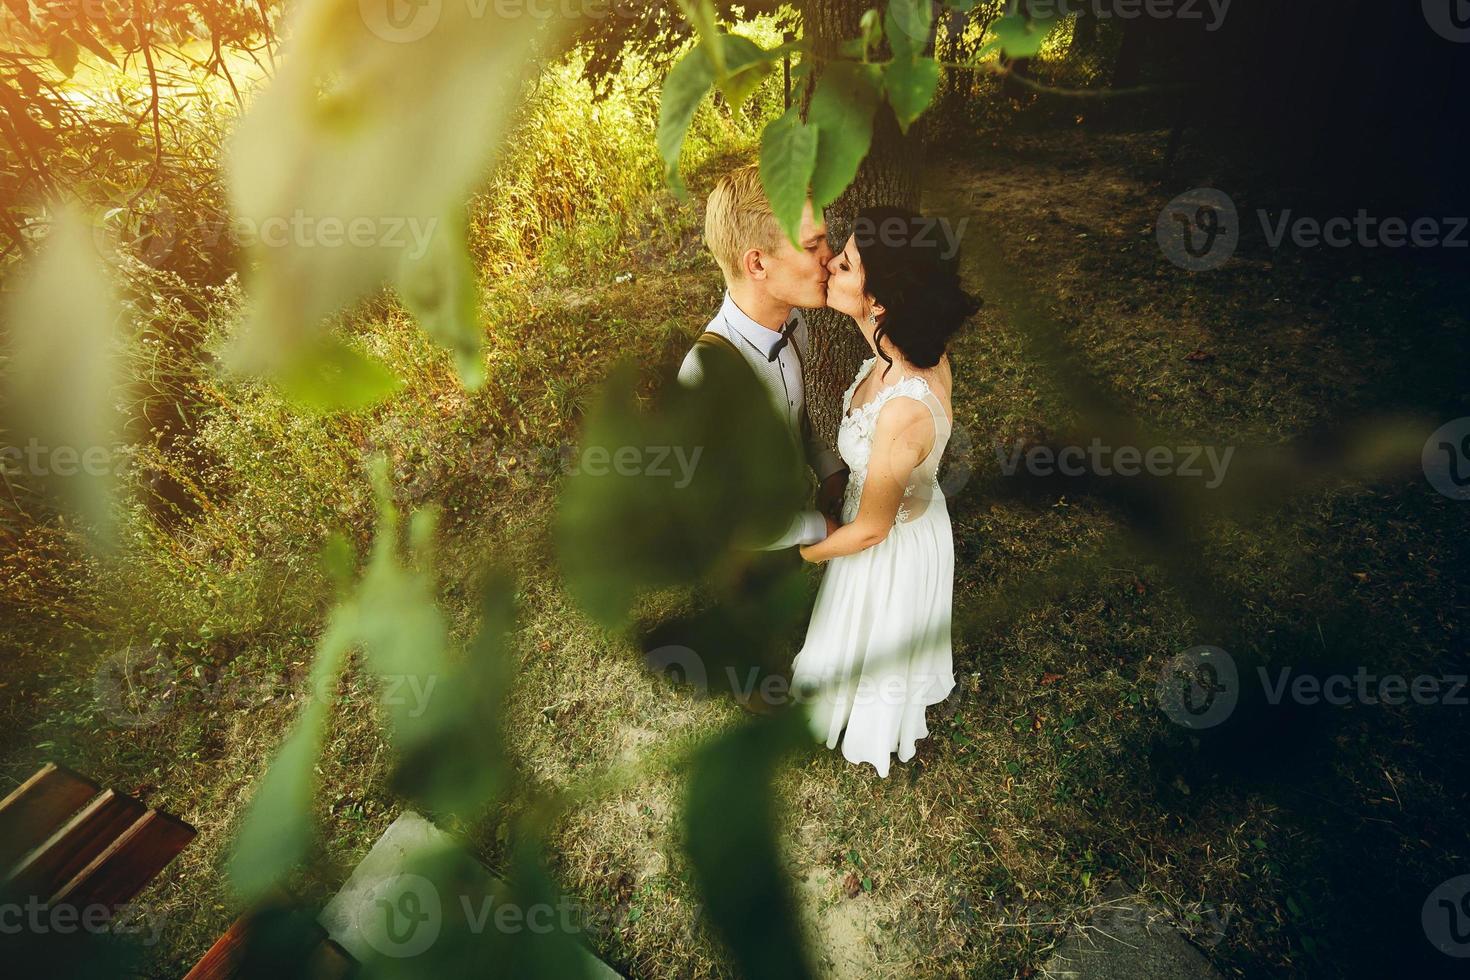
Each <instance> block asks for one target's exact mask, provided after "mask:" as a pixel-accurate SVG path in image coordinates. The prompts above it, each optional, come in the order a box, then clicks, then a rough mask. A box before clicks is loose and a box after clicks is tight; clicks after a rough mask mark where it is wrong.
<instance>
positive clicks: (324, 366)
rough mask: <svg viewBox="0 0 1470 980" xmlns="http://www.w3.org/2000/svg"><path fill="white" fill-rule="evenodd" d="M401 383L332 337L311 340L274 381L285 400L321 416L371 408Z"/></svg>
mask: <svg viewBox="0 0 1470 980" xmlns="http://www.w3.org/2000/svg"><path fill="white" fill-rule="evenodd" d="M402 384H403V382H402V381H401V380H400V379H399V377H398V375H396V374H394V373H393V371H392V370H390V369H389V368H388V367H387V366H386V365H384V364H383V363H381V362H379V361H375V360H373V359H372V358H370V357H368V356H367V355H365V354H362V353H360V352H359V351H358V350H357V349H356V348H354V347H352V346H350V345H348V344H346V343H344V342H343V341H341V340H338V339H337V338H335V337H332V336H322V337H319V338H317V339H316V340H314V341H312V342H311V343H310V344H309V345H308V346H307V347H306V348H304V349H303V350H302V351H301V352H300V353H299V354H298V355H297V356H296V358H295V359H294V360H292V362H291V363H290V365H289V366H288V367H287V368H286V369H285V370H284V371H282V372H281V373H280V374H279V375H278V376H277V378H276V385H277V387H279V388H280V389H281V392H282V393H283V394H284V395H285V396H286V397H287V398H289V399H291V400H292V401H293V402H295V403H296V404H298V405H300V406H301V407H302V408H305V409H307V410H308V411H312V412H319V413H323V414H325V413H329V412H357V411H361V410H363V409H365V408H371V407H372V406H374V405H377V404H379V403H380V402H383V401H386V400H387V399H389V398H391V397H392V396H393V393H394V392H396V391H397V390H398V389H399V388H400V387H401V386H402Z"/></svg>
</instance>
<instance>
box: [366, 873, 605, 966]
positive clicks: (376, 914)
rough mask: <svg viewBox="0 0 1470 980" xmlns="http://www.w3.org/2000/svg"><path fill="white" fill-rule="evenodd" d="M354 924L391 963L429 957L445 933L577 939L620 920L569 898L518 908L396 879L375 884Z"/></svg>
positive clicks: (420, 880) (424, 881)
mask: <svg viewBox="0 0 1470 980" xmlns="http://www.w3.org/2000/svg"><path fill="white" fill-rule="evenodd" d="M356 908H357V915H356V919H355V920H354V924H355V925H356V927H357V930H358V933H359V935H361V936H362V938H363V940H364V941H366V942H367V944H368V945H369V946H371V947H372V948H373V949H375V950H376V951H378V952H379V953H381V954H383V955H384V956H387V957H391V958H393V959H408V958H410V957H414V956H421V955H423V954H424V953H426V952H428V950H429V949H430V947H432V946H433V945H434V943H436V942H437V941H438V940H439V938H440V937H441V936H442V935H444V934H445V933H446V932H451V933H452V932H455V931H460V932H467V933H469V934H471V935H476V936H478V935H482V934H484V933H485V932H487V931H492V930H493V931H494V932H498V933H503V934H517V933H531V934H533V935H541V936H545V935H550V934H552V933H561V934H564V935H576V934H578V933H581V932H600V931H601V930H602V929H603V928H604V927H605V926H606V925H607V924H608V923H610V922H614V921H616V920H617V919H618V918H619V915H618V914H617V913H614V912H611V911H599V910H598V909H596V908H593V907H591V906H588V905H584V904H583V903H582V902H579V901H577V900H575V899H573V898H570V897H568V896H565V895H563V896H560V897H558V898H557V900H556V901H555V902H535V903H529V904H527V903H520V902H514V901H509V900H506V899H504V898H501V897H498V896H497V895H495V894H493V893H492V894H484V893H481V892H477V893H474V894H469V893H465V892H460V893H459V894H456V895H449V896H446V895H445V894H444V893H443V892H442V891H441V889H440V888H439V886H437V885H436V884H435V883H434V882H433V881H430V880H429V879H428V878H425V877H423V876H422V875H416V874H394V875H388V876H385V877H383V878H382V879H380V880H379V881H377V882H375V883H373V885H372V886H371V887H370V888H369V890H368V900H367V901H364V902H361V903H359V904H358V905H357V906H356Z"/></svg>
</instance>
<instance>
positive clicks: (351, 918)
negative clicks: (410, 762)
mask: <svg viewBox="0 0 1470 980" xmlns="http://www.w3.org/2000/svg"><path fill="white" fill-rule="evenodd" d="M426 851H434V852H438V853H441V854H444V855H446V861H447V862H448V866H449V868H450V869H452V872H451V875H450V877H451V879H452V880H454V881H455V882H456V886H455V891H456V893H457V894H456V895H455V896H453V900H452V902H451V899H450V897H449V896H445V895H442V894H440V890H439V889H438V888H436V887H435V886H434V884H433V883H432V882H430V881H429V880H428V879H426V878H424V877H421V876H419V875H416V874H413V873H412V872H411V871H410V869H409V865H410V862H411V860H412V859H413V858H414V857H415V856H421V855H422V854H424V853H425V852H426ZM436 880H441V881H442V880H444V879H442V878H439V877H437V876H436ZM504 890H505V886H504V884H503V883H502V882H501V881H500V880H499V879H497V878H496V877H495V876H494V875H492V874H490V872H489V871H487V870H486V869H485V867H484V866H483V865H481V864H480V863H479V862H478V861H477V860H475V859H474V857H473V856H472V855H471V854H469V852H468V851H465V850H464V848H463V847H462V846H461V845H460V844H459V843H458V842H457V841H456V840H455V839H454V838H453V837H452V836H450V835H449V834H447V833H445V832H444V831H442V830H440V829H439V828H438V827H436V826H434V824H433V823H431V822H430V821H428V820H426V819H425V818H424V817H422V816H420V815H419V814H417V813H414V812H413V811H411V810H409V811H405V812H404V813H403V814H402V815H401V816H400V817H399V818H398V819H397V820H395V821H393V824H392V826H390V827H389V828H388V829H387V830H386V831H385V832H384V833H383V836H382V837H380V838H379V839H378V842H377V843H376V844H374V845H373V847H372V850H370V851H368V853H367V856H366V857H364V858H363V859H362V861H361V863H359V864H358V866H357V868H356V869H355V870H354V871H353V872H352V875H351V876H350V877H349V878H348V879H347V882H346V883H345V884H344V885H343V886H342V888H341V890H340V891H338V892H337V894H336V895H335V896H333V898H332V900H331V901H330V902H328V903H327V906H326V908H324V909H322V912H321V915H320V916H319V917H318V921H319V922H321V924H322V927H323V928H325V929H326V930H327V934H328V935H329V936H331V937H332V938H333V939H335V940H336V941H337V942H339V943H341V944H342V948H343V949H345V950H347V952H348V953H350V954H351V955H352V957H353V959H355V960H358V961H359V962H366V961H368V960H371V959H374V958H377V957H380V956H391V957H394V958H396V959H402V958H406V957H411V956H415V955H418V954H420V953H422V952H424V951H425V950H427V949H428V948H429V947H430V946H431V945H433V943H434V941H435V939H437V938H438V935H439V933H440V931H441V929H442V927H443V923H444V921H445V919H446V917H451V916H456V915H460V914H462V913H461V912H460V910H459V908H458V907H457V906H460V905H461V904H463V905H464V907H465V908H482V907H486V908H488V907H489V906H481V905H480V902H481V901H482V900H483V899H485V898H486V897H492V898H491V902H492V903H493V896H496V895H501V894H504ZM480 927H481V928H494V925H493V924H492V922H491V920H490V918H489V916H488V915H487V916H482V917H481V918H480ZM579 948H581V947H579ZM583 953H584V954H585V955H586V958H587V970H586V974H587V976H589V977H593V978H595V980H621V977H620V976H619V974H618V973H617V972H616V971H614V970H613V969H612V968H611V967H609V966H608V965H607V964H605V963H603V962H602V961H601V960H599V959H597V957H595V956H593V955H592V954H591V953H590V952H588V951H587V950H586V949H585V948H583Z"/></svg>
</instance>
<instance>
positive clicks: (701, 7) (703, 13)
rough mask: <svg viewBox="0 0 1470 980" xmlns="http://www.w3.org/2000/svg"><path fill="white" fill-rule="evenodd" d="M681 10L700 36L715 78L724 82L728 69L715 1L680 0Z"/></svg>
mask: <svg viewBox="0 0 1470 980" xmlns="http://www.w3.org/2000/svg"><path fill="white" fill-rule="evenodd" d="M679 9H680V10H682V11H683V12H684V16H685V17H686V18H687V19H688V20H689V23H691V24H693V25H694V30H695V31H696V32H697V33H698V34H699V40H700V42H701V43H702V44H703V45H704V46H705V51H706V53H707V54H708V56H709V59H710V66H711V67H712V68H713V69H714V74H715V78H716V79H719V80H721V81H723V80H724V78H725V75H726V74H727V72H728V68H727V67H726V63H725V48H724V46H723V45H722V44H721V43H720V22H719V18H718V17H717V16H716V14H715V5H714V0H679Z"/></svg>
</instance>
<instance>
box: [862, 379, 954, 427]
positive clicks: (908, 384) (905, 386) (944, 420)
mask: <svg viewBox="0 0 1470 980" xmlns="http://www.w3.org/2000/svg"><path fill="white" fill-rule="evenodd" d="M920 389H922V390H920ZM894 397H899V398H912V399H913V400H914V401H916V402H919V403H921V404H922V405H923V406H924V407H925V408H927V409H929V417H930V420H931V421H932V422H933V423H934V438H935V439H936V440H938V439H940V438H941V435H942V437H943V438H946V439H947V438H949V432H950V427H951V423H950V421H949V416H948V415H946V414H945V412H944V406H943V405H941V404H940V402H939V397H938V396H937V395H935V394H934V390H933V389H932V388H930V387H929V382H928V381H926V380H925V379H924V378H921V377H919V376H918V375H910V376H909V377H907V378H904V379H903V380H902V381H900V382H899V383H898V384H896V385H894V386H893V387H892V388H889V389H887V390H886V391H883V392H881V393H879V395H878V397H877V398H875V399H873V400H874V402H876V403H879V404H881V403H883V402H885V401H887V400H888V399H889V398H894ZM879 411H880V412H881V411H882V409H881V408H880V409H879Z"/></svg>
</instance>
